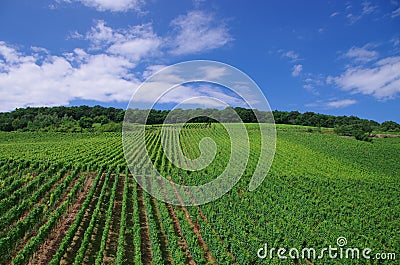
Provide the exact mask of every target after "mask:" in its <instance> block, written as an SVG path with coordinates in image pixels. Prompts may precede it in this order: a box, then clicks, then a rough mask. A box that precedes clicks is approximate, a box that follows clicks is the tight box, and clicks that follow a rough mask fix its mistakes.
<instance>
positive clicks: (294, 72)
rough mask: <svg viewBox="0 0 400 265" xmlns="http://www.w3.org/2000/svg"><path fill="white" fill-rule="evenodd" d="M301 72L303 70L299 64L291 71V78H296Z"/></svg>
mask: <svg viewBox="0 0 400 265" xmlns="http://www.w3.org/2000/svg"><path fill="white" fill-rule="evenodd" d="M302 70H303V65H301V64H296V65H294V66H293V71H292V76H294V77H296V76H298V75H299V74H300V73H301V71H302Z"/></svg>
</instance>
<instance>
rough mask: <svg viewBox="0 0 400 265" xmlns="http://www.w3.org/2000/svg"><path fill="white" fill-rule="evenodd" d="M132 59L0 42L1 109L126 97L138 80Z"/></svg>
mask: <svg viewBox="0 0 400 265" xmlns="http://www.w3.org/2000/svg"><path fill="white" fill-rule="evenodd" d="M132 67H133V64H132V62H130V61H129V60H127V59H125V58H123V57H120V56H113V55H107V54H97V55H90V54H86V53H85V52H84V51H83V50H79V49H76V50H75V51H74V52H72V53H69V54H68V56H54V55H51V54H47V55H43V54H40V55H39V54H37V53H36V52H35V51H33V52H32V53H31V54H28V55H26V54H23V53H22V52H19V51H18V50H16V49H15V48H14V47H11V46H10V45H7V44H6V43H4V42H0V111H10V110H13V109H15V108H17V107H26V106H57V105H67V104H68V103H69V102H70V101H71V100H75V99H83V100H97V101H103V102H109V101H127V100H129V98H130V96H131V95H132V93H133V91H134V88H135V87H137V85H138V84H139V81H138V80H137V79H135V78H134V76H132V75H131V74H130V72H129V69H130V68H132Z"/></svg>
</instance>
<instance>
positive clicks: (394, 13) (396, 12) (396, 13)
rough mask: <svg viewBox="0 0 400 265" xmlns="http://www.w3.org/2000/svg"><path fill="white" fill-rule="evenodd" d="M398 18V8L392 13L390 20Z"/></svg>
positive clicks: (399, 9) (399, 14) (399, 11)
mask: <svg viewBox="0 0 400 265" xmlns="http://www.w3.org/2000/svg"><path fill="white" fill-rule="evenodd" d="M398 16H400V7H399V8H397V9H396V10H394V11H393V12H392V18H395V17H398Z"/></svg>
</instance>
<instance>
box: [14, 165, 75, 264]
mask: <svg viewBox="0 0 400 265" xmlns="http://www.w3.org/2000/svg"><path fill="white" fill-rule="evenodd" d="M69 173H70V172H69ZM69 173H66V174H65V175H64V176H63V177H62V178H61V179H60V180H58V181H57V182H56V183H55V184H54V185H53V186H52V187H51V189H50V191H49V192H47V193H46V195H44V196H43V197H42V198H41V199H40V201H39V202H38V203H36V204H35V206H33V207H36V205H39V204H40V203H45V202H44V200H45V199H46V197H47V195H48V194H51V193H52V192H53V190H54V189H55V188H56V187H57V186H58V185H59V184H60V183H62V181H64V179H65V178H66V176H67V175H68V174H69ZM77 181H78V179H75V180H74V181H73V182H72V184H71V185H75V184H76V182H77ZM71 185H70V186H69V187H68V189H67V191H66V192H65V194H68V191H69V190H70V189H71V187H72V186H71ZM66 199H67V197H66V196H64V197H63V198H62V199H61V200H60V201H58V202H57V203H56V204H55V205H54V206H53V207H52V210H51V211H55V210H56V209H57V208H58V207H59V206H60V205H61V204H62V203H63V202H64V201H65V200H66ZM32 209H33V208H32ZM28 214H29V211H27V212H25V214H24V216H23V217H21V218H20V220H23V219H24V218H25V217H26V216H28ZM47 220H48V218H44V219H43V220H42V222H40V223H39V224H37V225H36V226H35V228H36V230H32V231H31V232H30V233H28V234H26V235H25V236H24V237H23V238H22V239H20V240H19V241H18V242H19V243H18V244H17V247H16V248H15V249H14V254H13V257H12V258H14V257H15V256H17V254H18V252H19V251H21V250H22V249H23V248H24V247H25V245H26V244H27V243H28V242H29V240H30V239H31V238H33V237H35V236H36V235H37V232H38V230H39V227H41V226H42V225H44V224H45V223H46V222H47ZM15 224H16V222H15ZM8 264H11V260H8Z"/></svg>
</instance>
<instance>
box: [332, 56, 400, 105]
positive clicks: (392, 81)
mask: <svg viewBox="0 0 400 265" xmlns="http://www.w3.org/2000/svg"><path fill="white" fill-rule="evenodd" d="M327 82H328V83H334V84H336V85H337V86H338V87H339V88H340V89H342V90H345V91H350V92H352V93H361V94H366V95H372V96H374V97H375V98H376V99H379V100H386V99H392V98H394V97H395V96H396V95H397V94H398V93H399V92H400V56H392V57H387V58H384V59H381V60H379V61H378V62H376V63H375V64H374V65H372V66H370V67H365V66H364V67H360V66H356V67H350V68H348V69H347V70H346V71H345V72H344V73H343V74H342V75H340V76H337V77H332V76H329V77H328V78H327Z"/></svg>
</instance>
